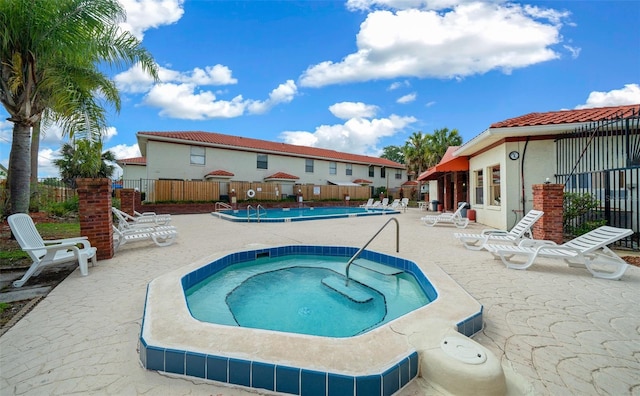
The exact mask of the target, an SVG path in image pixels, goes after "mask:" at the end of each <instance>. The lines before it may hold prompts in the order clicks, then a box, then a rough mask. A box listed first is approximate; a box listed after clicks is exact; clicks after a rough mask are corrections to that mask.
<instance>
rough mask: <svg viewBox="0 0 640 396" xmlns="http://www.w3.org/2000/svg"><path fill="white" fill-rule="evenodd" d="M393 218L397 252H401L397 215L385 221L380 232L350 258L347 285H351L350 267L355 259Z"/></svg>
mask: <svg viewBox="0 0 640 396" xmlns="http://www.w3.org/2000/svg"><path fill="white" fill-rule="evenodd" d="M391 220H393V221H395V222H396V253H398V252H400V223H399V222H398V219H396V218H395V217H392V218H390V219H389V220H387V222H386V223H384V225H383V226H382V227H380V229H379V230H378V232H376V233H375V235H374V236H372V237H371V239H369V241H368V242H367V243H365V244H364V246H363V247H361V248H360V250H358V251H357V252H356V254H354V255H353V256H352V257H351V258H350V259H349V261H348V262H347V267H346V269H345V273H346V277H347V281H346V282H345V286H349V267H350V266H351V264H352V263H353V262H354V260H355V259H357V258H358V256H360V253H362V251H363V250H364V249H366V248H367V246H369V244H370V243H371V242H372V241H373V240H374V239H375V238H376V237H377V236H378V234H379V233H380V232H381V231H382V230H383V229H384V227H386V226H387V224H389V222H391Z"/></svg>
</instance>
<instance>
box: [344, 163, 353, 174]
mask: <svg viewBox="0 0 640 396" xmlns="http://www.w3.org/2000/svg"><path fill="white" fill-rule="evenodd" d="M345 175H347V176H351V175H353V165H351V164H347V170H346V171H345Z"/></svg>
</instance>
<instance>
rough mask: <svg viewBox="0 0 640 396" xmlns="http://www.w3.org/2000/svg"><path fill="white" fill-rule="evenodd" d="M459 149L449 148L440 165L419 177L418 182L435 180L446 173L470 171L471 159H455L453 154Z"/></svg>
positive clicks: (455, 147) (456, 147)
mask: <svg viewBox="0 0 640 396" xmlns="http://www.w3.org/2000/svg"><path fill="white" fill-rule="evenodd" d="M456 149H458V146H451V147H449V148H447V152H446V153H445V154H444V156H443V157H442V159H441V160H440V162H439V163H438V165H436V166H433V167H431V168H429V169H427V171H426V172H423V173H421V174H420V176H418V180H435V179H437V178H438V177H439V176H440V175H442V174H443V173H446V172H461V171H468V170H469V159H468V158H467V157H454V156H453V152H454V151H456Z"/></svg>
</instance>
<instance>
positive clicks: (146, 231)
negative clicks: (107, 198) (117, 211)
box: [113, 226, 178, 250]
mask: <svg viewBox="0 0 640 396" xmlns="http://www.w3.org/2000/svg"><path fill="white" fill-rule="evenodd" d="M177 236H178V231H177V229H176V228H175V227H174V226H156V227H148V228H144V227H133V228H129V229H126V230H120V229H118V227H116V226H113V241H114V244H113V248H114V250H118V249H119V248H120V247H122V246H123V245H125V244H126V243H127V242H140V241H147V240H152V241H153V242H154V243H155V244H156V245H158V246H169V245H171V244H172V243H173V242H175V239H176V237H177Z"/></svg>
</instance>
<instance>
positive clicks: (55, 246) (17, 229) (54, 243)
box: [7, 213, 97, 287]
mask: <svg viewBox="0 0 640 396" xmlns="http://www.w3.org/2000/svg"><path fill="white" fill-rule="evenodd" d="M7 221H8V222H9V227H11V232H13V235H15V237H16V240H17V241H18V243H19V244H20V247H21V248H22V250H24V251H25V252H26V253H27V254H29V257H31V260H33V263H32V264H31V266H30V267H29V269H28V270H27V272H26V273H25V274H24V275H23V276H22V278H20V279H19V280H17V281H14V282H13V286H14V287H21V286H22V285H24V283H25V282H26V281H27V280H28V279H29V278H31V277H32V276H33V275H38V274H39V273H40V271H42V269H43V268H44V267H46V266H49V265H55V264H62V263H69V262H73V261H76V260H77V261H78V265H79V266H80V273H81V274H82V275H83V276H86V275H88V274H89V269H88V261H89V260H91V264H92V265H95V264H96V251H97V249H96V248H95V247H92V246H91V243H90V242H89V240H88V239H87V238H86V237H79V238H66V239H52V240H48V241H45V240H43V239H42V237H41V236H40V233H39V232H38V230H37V229H36V226H35V224H34V223H33V219H31V217H29V215H28V214H25V213H16V214H12V215H11V216H9V218H8V219H7Z"/></svg>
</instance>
